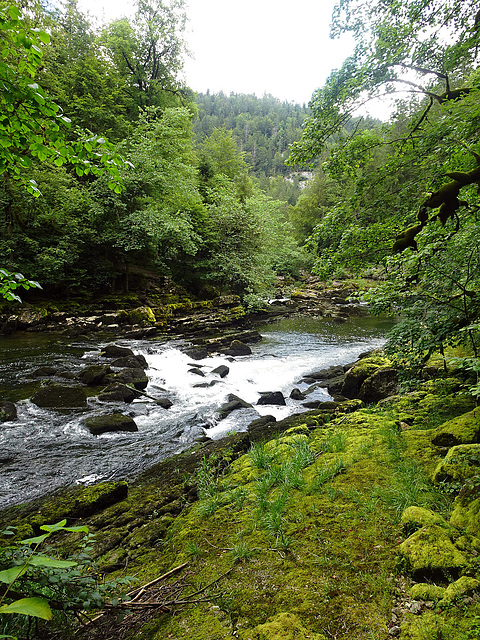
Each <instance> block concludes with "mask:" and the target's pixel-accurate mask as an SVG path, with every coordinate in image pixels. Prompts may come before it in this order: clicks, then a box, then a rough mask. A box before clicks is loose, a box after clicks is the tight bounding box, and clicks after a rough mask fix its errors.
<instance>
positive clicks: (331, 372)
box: [305, 365, 344, 380]
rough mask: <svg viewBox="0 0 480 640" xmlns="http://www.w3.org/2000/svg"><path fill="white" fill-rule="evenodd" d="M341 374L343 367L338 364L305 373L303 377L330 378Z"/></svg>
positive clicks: (313, 378) (314, 378)
mask: <svg viewBox="0 0 480 640" xmlns="http://www.w3.org/2000/svg"><path fill="white" fill-rule="evenodd" d="M343 374H344V370H343V367H342V366H340V365H334V366H332V367H328V369H320V370H319V371H313V372H312V373H307V375H306V376H305V377H306V378H309V379H312V380H331V379H332V378H338V376H343Z"/></svg>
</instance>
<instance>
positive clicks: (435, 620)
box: [399, 604, 480, 640]
mask: <svg viewBox="0 0 480 640" xmlns="http://www.w3.org/2000/svg"><path fill="white" fill-rule="evenodd" d="M479 636H480V605H478V604H477V605H473V606H472V607H470V608H469V610H468V611H466V610H465V609H464V608H463V607H462V608H459V609H457V608H456V607H448V608H446V609H444V610H443V611H442V610H440V611H438V610H435V611H424V612H422V615H420V616H416V615H412V614H410V615H408V620H407V622H406V623H405V624H404V625H402V629H401V634H400V638H399V640H474V639H475V638H478V637H479Z"/></svg>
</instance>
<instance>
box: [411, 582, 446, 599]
mask: <svg viewBox="0 0 480 640" xmlns="http://www.w3.org/2000/svg"><path fill="white" fill-rule="evenodd" d="M408 595H409V596H410V597H411V598H412V599H413V600H425V601H428V600H433V601H434V602H436V601H438V600H441V599H442V598H443V596H444V595H445V587H437V586H436V585H434V584H428V583H426V582H418V583H417V584H414V585H413V587H411V588H410V589H409V590H408Z"/></svg>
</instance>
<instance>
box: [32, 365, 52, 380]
mask: <svg viewBox="0 0 480 640" xmlns="http://www.w3.org/2000/svg"><path fill="white" fill-rule="evenodd" d="M57 373H58V369H57V368H56V367H51V366H49V365H44V366H43V367H38V369H35V371H34V372H33V374H32V375H34V376H35V377H38V378H48V377H49V376H56V375H57Z"/></svg>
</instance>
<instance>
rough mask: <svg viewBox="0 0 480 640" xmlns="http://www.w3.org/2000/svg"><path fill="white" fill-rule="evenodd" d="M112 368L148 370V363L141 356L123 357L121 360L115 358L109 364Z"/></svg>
mask: <svg viewBox="0 0 480 640" xmlns="http://www.w3.org/2000/svg"><path fill="white" fill-rule="evenodd" d="M111 366H112V367H118V368H119V369H138V368H140V369H148V362H147V361H146V359H145V356H143V355H141V354H140V355H136V356H124V357H123V358H117V359H116V360H113V361H112V362H111Z"/></svg>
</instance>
